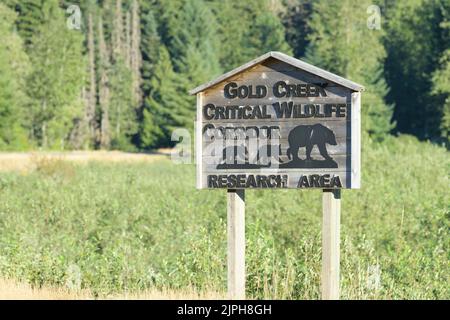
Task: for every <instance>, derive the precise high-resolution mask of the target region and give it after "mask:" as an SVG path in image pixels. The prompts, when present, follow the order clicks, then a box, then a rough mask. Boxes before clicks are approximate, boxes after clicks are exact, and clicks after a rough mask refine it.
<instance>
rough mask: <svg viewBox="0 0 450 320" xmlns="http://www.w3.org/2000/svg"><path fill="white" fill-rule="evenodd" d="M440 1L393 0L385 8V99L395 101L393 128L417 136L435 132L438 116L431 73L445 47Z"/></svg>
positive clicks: (437, 101) (436, 130) (437, 102)
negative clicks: (387, 91) (395, 123)
mask: <svg viewBox="0 0 450 320" xmlns="http://www.w3.org/2000/svg"><path fill="white" fill-rule="evenodd" d="M443 3H444V1H441V0H408V1H395V2H390V3H389V4H390V5H389V6H388V7H387V8H386V12H387V14H388V23H387V34H386V37H385V47H386V50H387V59H386V66H385V73H386V79H387V83H388V85H389V87H390V88H391V91H390V93H389V95H388V101H390V102H395V104H396V107H395V111H394V119H395V121H396V122H397V127H396V131H398V132H405V133H412V134H415V135H417V136H419V137H420V138H432V137H435V136H437V135H438V134H439V123H440V121H441V117H442V105H443V102H442V99H439V97H437V96H434V95H432V94H431V91H432V74H433V72H434V71H435V70H436V67H437V66H438V65H439V59H440V57H441V56H442V52H443V50H444V49H445V48H443V46H444V44H445V42H444V41H443V39H442V38H441V33H442V29H441V28H440V26H439V25H440V22H441V21H442V13H441V10H440V7H441V5H442V4H443ZM447 43H448V42H447Z"/></svg>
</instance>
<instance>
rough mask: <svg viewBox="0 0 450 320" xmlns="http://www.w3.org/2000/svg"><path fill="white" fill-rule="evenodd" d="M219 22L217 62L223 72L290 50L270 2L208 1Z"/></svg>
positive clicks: (260, 0) (266, 0) (262, 0)
mask: <svg viewBox="0 0 450 320" xmlns="http://www.w3.org/2000/svg"><path fill="white" fill-rule="evenodd" d="M210 7H211V10H212V12H213V13H214V15H215V16H216V19H217V22H218V27H217V28H218V32H217V35H216V36H217V37H218V38H219V40H220V44H222V45H220V50H219V51H218V52H219V58H220V63H221V65H222V66H223V69H224V70H231V69H233V68H235V67H237V66H239V65H241V64H243V63H245V62H247V61H249V60H252V59H254V58H256V57H257V56H259V55H261V54H264V53H266V52H268V51H282V52H284V53H287V54H289V53H290V52H291V49H290V48H289V46H288V45H287V43H286V41H285V30H284V27H283V26H282V25H281V24H280V20H279V18H278V17H277V10H275V9H274V7H276V6H273V5H272V1H268V0H247V1H221V0H212V1H210Z"/></svg>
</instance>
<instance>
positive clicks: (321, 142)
mask: <svg viewBox="0 0 450 320" xmlns="http://www.w3.org/2000/svg"><path fill="white" fill-rule="evenodd" d="M288 142H289V148H288V149H287V156H288V158H289V159H291V156H292V158H293V161H298V160H300V158H299V157H298V151H299V149H300V148H302V147H306V160H311V159H312V158H311V151H312V149H313V147H314V146H315V145H317V147H318V148H319V152H320V154H321V156H322V157H324V158H325V159H326V160H332V158H331V157H330V155H329V154H328V151H327V148H326V144H331V145H334V146H335V145H336V144H337V142H336V136H335V135H334V132H333V131H332V130H330V129H329V128H327V127H325V126H324V125H322V124H320V123H317V124H313V125H300V126H297V127H295V128H294V129H292V130H291V131H290V132H289V137H288Z"/></svg>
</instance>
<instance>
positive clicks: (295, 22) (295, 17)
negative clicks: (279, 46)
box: [282, 0, 312, 57]
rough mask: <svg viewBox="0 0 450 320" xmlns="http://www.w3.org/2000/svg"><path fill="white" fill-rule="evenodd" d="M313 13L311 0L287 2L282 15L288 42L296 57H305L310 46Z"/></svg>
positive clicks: (287, 0) (288, 0) (289, 0)
mask: <svg viewBox="0 0 450 320" xmlns="http://www.w3.org/2000/svg"><path fill="white" fill-rule="evenodd" d="M311 11H312V1H310V0H286V9H285V10H284V12H283V14H282V23H283V25H284V28H285V33H286V41H287V42H288V43H289V45H290V46H291V48H292V50H293V54H294V56H295V57H303V56H304V55H305V53H306V48H307V46H308V34H309V33H310V32H311V31H310V30H309V25H308V20H309V19H310V16H311Z"/></svg>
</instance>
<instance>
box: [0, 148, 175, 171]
mask: <svg viewBox="0 0 450 320" xmlns="http://www.w3.org/2000/svg"><path fill="white" fill-rule="evenodd" d="M170 152H171V149H161V150H158V151H157V152H156V153H151V154H148V153H130V152H121V151H68V152H0V172H6V171H16V172H23V173H26V172H29V171H31V170H35V169H36V168H38V167H40V166H41V165H42V164H45V163H46V162H54V161H58V162H61V161H64V162H73V163H81V164H86V163H89V162H92V161H97V162H146V163H150V162H154V161H157V160H161V159H166V158H167V157H168V156H169V155H170Z"/></svg>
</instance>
